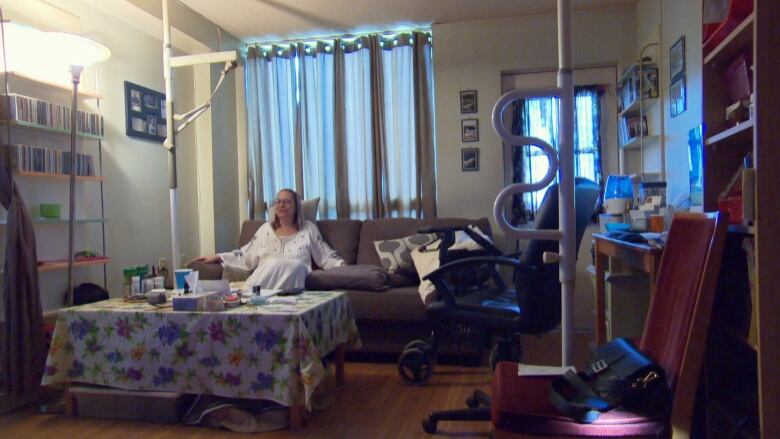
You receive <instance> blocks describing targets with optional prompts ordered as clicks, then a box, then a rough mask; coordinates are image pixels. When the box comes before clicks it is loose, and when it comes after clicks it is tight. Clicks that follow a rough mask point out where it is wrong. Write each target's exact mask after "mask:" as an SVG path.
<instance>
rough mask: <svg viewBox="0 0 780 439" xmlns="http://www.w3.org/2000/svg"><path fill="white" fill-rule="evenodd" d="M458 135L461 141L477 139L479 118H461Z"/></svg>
mask: <svg viewBox="0 0 780 439" xmlns="http://www.w3.org/2000/svg"><path fill="white" fill-rule="evenodd" d="M460 137H461V140H462V141H463V142H477V141H479V120H478V119H463V120H461V121H460Z"/></svg>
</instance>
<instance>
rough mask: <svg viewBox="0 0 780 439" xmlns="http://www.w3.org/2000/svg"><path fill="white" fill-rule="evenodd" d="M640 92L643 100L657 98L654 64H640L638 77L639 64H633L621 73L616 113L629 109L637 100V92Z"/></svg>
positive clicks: (656, 78)
mask: <svg viewBox="0 0 780 439" xmlns="http://www.w3.org/2000/svg"><path fill="white" fill-rule="evenodd" d="M640 84H641V90H642V97H643V98H644V99H650V98H657V97H658V65H657V64H655V63H652V64H648V63H643V64H642V75H641V77H640V75H639V64H634V65H632V66H631V67H629V68H628V69H626V71H625V73H623V79H622V80H621V81H620V92H619V94H618V107H619V108H618V111H623V110H624V109H626V108H628V107H630V106H631V105H632V104H633V103H634V102H635V101H636V100H637V99H639V90H640Z"/></svg>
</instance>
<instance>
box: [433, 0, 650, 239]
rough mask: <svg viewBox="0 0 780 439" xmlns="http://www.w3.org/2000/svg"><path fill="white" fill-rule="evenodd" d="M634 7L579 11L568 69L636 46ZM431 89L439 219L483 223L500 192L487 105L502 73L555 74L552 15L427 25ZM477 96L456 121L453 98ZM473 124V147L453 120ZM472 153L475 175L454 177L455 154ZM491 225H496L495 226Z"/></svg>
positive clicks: (498, 153)
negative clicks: (474, 110)
mask: <svg viewBox="0 0 780 439" xmlns="http://www.w3.org/2000/svg"><path fill="white" fill-rule="evenodd" d="M635 20H636V17H635V13H634V6H633V5H624V6H620V7H613V8H607V9H597V10H591V11H578V12H575V13H574V15H573V20H572V21H573V30H572V37H573V38H572V39H573V49H574V50H573V57H574V64H575V66H586V65H594V64H617V63H618V62H622V61H623V60H626V59H630V58H631V57H632V56H631V55H632V53H633V51H634V48H635V46H636V43H635V42H636V29H635ZM433 36H434V47H435V48H434V56H433V60H434V74H435V79H434V81H435V87H436V137H437V142H438V148H439V156H438V166H437V175H438V187H437V191H438V192H437V195H438V203H439V207H438V214H439V216H443V217H448V216H462V217H481V216H490V213H491V212H492V205H493V200H494V199H495V197H496V195H497V194H498V192H499V191H500V190H501V188H502V187H503V171H502V170H503V156H502V154H503V152H502V142H501V140H500V138H499V137H498V136H497V135H496V134H495V132H493V130H492V128H491V126H490V115H491V112H492V106H493V103H494V102H495V101H496V100H497V99H498V97H499V96H500V94H501V73H502V72H506V71H517V70H521V71H530V70H550V69H556V68H557V65H558V58H557V33H556V19H555V16H554V15H536V16H526V17H519V18H508V19H502V20H490V21H477V22H465V23H447V24H438V25H434V26H433ZM460 90H477V92H478V110H479V113H478V114H476V115H473V114H468V115H462V114H460V110H459V108H460V106H459V105H460V104H459V91H460ZM467 117H477V118H478V119H479V126H480V133H479V139H480V140H479V142H478V143H476V144H473V143H470V144H464V143H462V142H461V137H460V121H461V119H465V118H467ZM474 145H476V146H477V147H479V150H480V152H479V154H480V170H479V172H461V163H460V160H461V159H460V150H461V148H463V147H466V146H469V147H471V146H474ZM494 226H495V224H494Z"/></svg>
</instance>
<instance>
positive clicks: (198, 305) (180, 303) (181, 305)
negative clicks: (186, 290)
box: [173, 291, 219, 311]
mask: <svg viewBox="0 0 780 439" xmlns="http://www.w3.org/2000/svg"><path fill="white" fill-rule="evenodd" d="M215 295H219V291H209V292H206V293H190V294H184V295H182V296H176V297H174V298H173V310H174V311H203V310H204V309H205V308H206V298H207V297H209V296H215Z"/></svg>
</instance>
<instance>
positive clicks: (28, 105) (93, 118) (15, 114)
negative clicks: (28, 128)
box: [0, 93, 103, 137]
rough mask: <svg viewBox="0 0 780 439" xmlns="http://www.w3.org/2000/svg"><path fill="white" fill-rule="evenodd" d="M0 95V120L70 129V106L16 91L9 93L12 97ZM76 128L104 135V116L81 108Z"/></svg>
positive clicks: (87, 132) (95, 134)
mask: <svg viewBox="0 0 780 439" xmlns="http://www.w3.org/2000/svg"><path fill="white" fill-rule="evenodd" d="M0 96H2V99H0V120H10V121H17V122H25V123H29V124H35V125H40V126H43V127H48V128H53V129H57V130H63V131H70V118H71V114H70V111H71V110H70V107H68V106H65V105H60V104H55V103H52V102H47V101H44V100H41V99H35V98H31V97H28V96H23V95H20V94H15V93H10V94H9V95H8V98H10V99H6V98H5V97H6V95H0ZM9 103H10V108H9ZM76 128H77V130H78V132H79V133H81V134H88V135H92V136H98V137H103V116H101V115H99V114H95V113H89V112H86V111H81V110H79V112H78V118H77V121H76Z"/></svg>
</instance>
